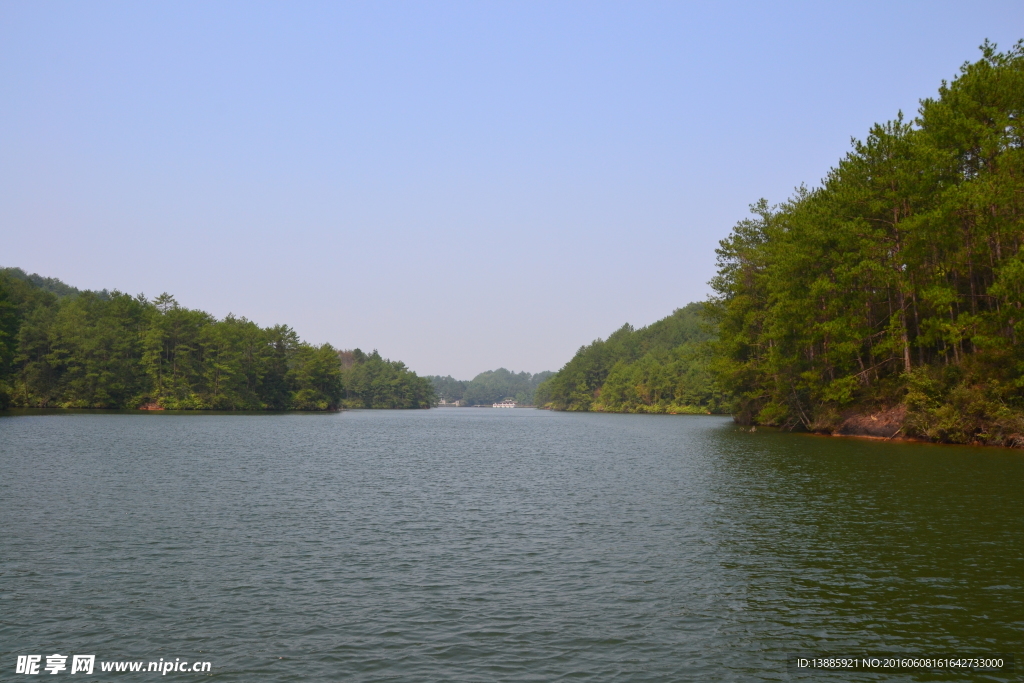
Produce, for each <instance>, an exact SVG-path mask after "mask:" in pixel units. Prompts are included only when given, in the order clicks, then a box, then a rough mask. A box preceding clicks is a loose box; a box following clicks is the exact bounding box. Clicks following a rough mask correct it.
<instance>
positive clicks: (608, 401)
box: [536, 303, 722, 413]
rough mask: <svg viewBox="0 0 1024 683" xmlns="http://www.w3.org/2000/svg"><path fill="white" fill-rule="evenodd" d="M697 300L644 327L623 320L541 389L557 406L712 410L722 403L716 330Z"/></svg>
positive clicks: (542, 400)
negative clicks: (714, 351)
mask: <svg viewBox="0 0 1024 683" xmlns="http://www.w3.org/2000/svg"><path fill="white" fill-rule="evenodd" d="M702 311H703V307H702V305H701V304H697V303H693V304H689V305H687V306H685V307H683V308H680V309H677V310H676V311H675V312H674V313H673V314H672V315H670V316H668V317H666V318H663V319H662V320H659V321H657V322H655V323H652V324H651V325H648V326H647V327H644V328H641V329H639V330H636V329H633V327H632V326H631V325H628V324H627V325H623V326H622V327H621V328H619V329H618V330H617V331H615V332H614V333H612V334H611V335H610V336H609V337H608V338H607V339H604V340H602V339H598V340H596V341H594V342H593V343H591V344H589V345H587V346H583V347H581V348H580V350H579V351H577V352H576V355H575V356H574V357H573V358H572V360H570V361H569V362H568V363H566V365H565V367H563V368H562V369H561V370H559V372H558V373H557V374H556V375H555V376H554V377H552V378H551V379H549V380H548V381H547V382H545V383H544V384H542V385H541V386H540V387H539V388H538V389H537V398H536V401H537V403H538V404H539V405H544V406H546V407H549V408H554V409H556V410H576V411H579V410H582V411H587V410H595V411H608V412H653V413H694V412H696V413H707V412H714V411H717V410H718V409H719V405H720V404H721V402H722V397H721V396H719V395H718V394H717V392H716V391H715V388H714V382H713V380H712V377H711V374H710V367H709V363H710V360H711V356H710V354H711V347H710V344H709V341H710V339H711V338H712V332H711V329H710V328H709V326H708V325H707V324H706V323H705V322H704V321H703V319H702V316H701V314H702Z"/></svg>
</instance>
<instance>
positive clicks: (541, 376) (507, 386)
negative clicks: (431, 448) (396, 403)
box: [429, 368, 555, 406]
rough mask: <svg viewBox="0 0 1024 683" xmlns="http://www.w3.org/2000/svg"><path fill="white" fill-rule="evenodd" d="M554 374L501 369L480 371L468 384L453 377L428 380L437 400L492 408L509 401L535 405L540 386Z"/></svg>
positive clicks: (431, 377) (437, 377) (433, 377)
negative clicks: (495, 404)
mask: <svg viewBox="0 0 1024 683" xmlns="http://www.w3.org/2000/svg"><path fill="white" fill-rule="evenodd" d="M554 374H555V373H553V372H551V371H546V372H538V373H535V374H530V373H529V372H512V371H510V370H506V369H505V368H498V369H497V370H487V371H486V372H481V373H480V374H479V375H477V376H476V377H474V378H473V379H471V380H469V381H468V382H467V381H464V380H457V379H454V378H452V377H451V375H447V376H444V377H442V376H440V375H432V376H430V377H429V379H430V381H431V382H432V383H433V385H434V392H435V394H436V395H437V398H438V399H439V400H444V401H446V402H447V403H454V402H456V401H459V402H460V403H461V404H462V405H470V406H474V405H492V404H494V403H496V402H498V401H504V400H506V399H510V400H514V401H516V402H517V403H519V404H520V405H533V404H534V392H535V391H536V390H537V387H538V386H539V385H540V384H541V383H542V382H543V381H544V380H546V379H547V378H548V377H551V376H552V375H554Z"/></svg>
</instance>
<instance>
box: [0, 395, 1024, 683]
mask: <svg viewBox="0 0 1024 683" xmlns="http://www.w3.org/2000/svg"><path fill="white" fill-rule="evenodd" d="M0 471H2V472H3V486H2V487H0V551H2V552H0V669H2V670H4V671H8V672H12V671H13V668H7V667H13V666H14V664H13V662H14V659H15V655H17V654H43V653H46V654H49V653H53V652H61V653H64V654H68V653H95V654H97V658H98V659H99V660H104V659H107V660H113V659H139V660H143V659H145V660H149V659H158V658H160V657H163V658H164V659H168V658H175V657H181V658H189V659H200V658H202V659H209V660H210V661H212V662H213V664H214V672H215V673H216V674H217V675H218V676H219V677H221V678H223V679H225V680H239V681H250V680H269V681H291V680H295V681H298V680H302V681H308V680H343V679H344V680H357V681H358V680H365V681H371V680H373V681H376V680H410V681H412V680H417V681H418V680H464V681H479V680H509V681H512V680H515V681H520V680H543V681H548V680H554V679H558V678H564V677H579V678H587V679H591V680H637V681H641V680H642V681H659V680H663V681H678V680H793V679H796V678H798V676H793V675H790V674H789V673H787V670H786V663H785V658H786V653H788V652H796V651H800V652H808V651H810V652H822V653H829V652H831V653H835V654H839V653H847V652H854V653H865V652H900V651H905V652H911V653H921V654H924V653H932V652H935V651H941V652H943V653H955V652H1017V653H1020V651H1021V649H1022V648H1021V644H1022V642H1024V604H1022V600H1024V505H1022V503H1024V487H1022V484H1024V454H1021V453H1020V452H1013V451H1002V450H996V449H977V448H955V447H937V446H927V445H920V444H898V443H881V442H863V441H854V440H844V439H826V438H819V437H809V436H801V435H792V434H779V433H771V432H768V433H757V434H748V433H745V432H741V431H739V430H737V429H736V428H735V427H734V426H733V424H732V422H731V421H729V420H727V419H723V418H717V417H700V416H678V417H671V416H641V415H587V414H583V415H576V414H559V413H549V412H543V411H532V410H514V411H494V410H485V409H480V410H475V409H452V410H444V411H440V410H434V411H410V412H389V411H352V412H346V413H342V414H331V415H294V414H284V415H249V416H239V415H226V416H225V415H144V416H138V415H125V414H106V415H97V414H89V415H85V414H83V415H60V416H54V415H21V416H16V417H6V418H0ZM1018 656H1019V655H1018ZM178 675H179V676H181V675H183V674H178ZM836 676H838V677H837V678H836V680H840V679H841V680H877V677H876V676H875V675H873V674H855V673H844V674H838V675H833V676H832V677H836ZM808 680H810V678H808ZM886 680H894V679H893V678H892V677H888V678H886ZM905 680H916V679H915V678H913V677H911V676H908V677H907V678H906V679H905ZM921 680H936V678H935V677H932V678H930V679H926V678H922V679H921ZM990 680H1005V678H1003V679H1000V678H999V677H998V676H997V677H995V678H993V679H990Z"/></svg>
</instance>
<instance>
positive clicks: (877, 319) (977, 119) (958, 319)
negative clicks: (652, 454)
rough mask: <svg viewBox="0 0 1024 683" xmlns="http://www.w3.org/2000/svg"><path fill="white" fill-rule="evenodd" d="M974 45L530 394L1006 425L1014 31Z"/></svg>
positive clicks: (1023, 331) (1013, 437)
mask: <svg viewBox="0 0 1024 683" xmlns="http://www.w3.org/2000/svg"><path fill="white" fill-rule="evenodd" d="M981 51H982V55H981V58H980V59H979V60H977V61H975V62H973V63H967V64H965V65H964V66H963V67H962V68H961V70H960V73H959V74H958V75H957V76H956V78H954V79H953V80H952V81H950V82H943V83H942V85H941V87H940V88H939V91H938V94H937V95H936V96H935V97H932V98H927V99H924V100H922V101H921V104H920V109H919V111H918V114H917V116H916V117H915V118H914V119H913V120H906V119H905V118H904V116H903V115H902V113H899V114H897V116H896V118H895V119H893V120H891V121H888V122H886V123H882V124H877V125H875V126H873V127H872V128H871V129H870V131H869V132H868V135H867V137H866V138H865V139H864V140H854V141H853V144H852V149H851V150H850V152H849V153H848V154H847V155H846V156H845V157H844V158H843V159H841V160H840V161H839V163H838V165H837V166H836V167H835V168H833V169H831V170H830V171H829V172H828V174H827V176H826V177H825V179H824V180H823V182H822V183H821V186H820V187H815V188H807V187H800V188H799V189H798V190H797V191H796V192H795V194H794V196H793V197H791V198H790V199H789V200H788V201H786V202H784V203H782V204H779V205H776V206H772V205H770V204H769V203H768V202H767V201H766V200H761V201H759V202H757V203H755V204H754V205H752V207H751V211H752V215H751V217H750V218H748V219H745V220H742V221H740V222H739V223H738V224H737V225H736V226H735V227H734V228H733V230H732V232H731V234H730V235H729V236H728V237H727V238H726V239H724V240H722V241H721V243H720V245H719V249H718V250H717V256H718V271H717V274H716V276H715V278H714V279H713V280H712V282H711V283H710V284H711V286H712V289H713V292H714V293H713V295H712V297H711V299H710V300H709V301H707V302H704V303H703V304H690V305H689V306H687V307H685V308H683V309H680V310H678V311H676V313H675V314H673V316H669V317H668V318H666V319H664V320H662V321H659V322H657V323H655V324H653V325H651V326H649V327H647V328H643V329H640V330H634V329H633V328H632V327H630V326H628V325H626V326H624V327H623V328H622V329H620V330H618V331H617V332H615V333H614V334H612V335H611V336H609V337H608V339H606V340H600V339H599V340H597V341H595V342H594V343H592V344H590V345H588V346H584V347H582V348H581V349H580V350H579V351H578V352H577V354H576V355H575V357H574V358H573V359H572V360H570V361H569V362H568V363H567V364H566V365H565V366H564V367H563V368H562V369H561V370H560V371H559V372H558V373H557V374H556V375H555V376H554V377H552V378H551V379H550V380H548V381H547V382H545V383H544V384H543V385H541V387H540V388H539V389H538V391H537V397H538V398H537V402H538V403H543V404H545V405H546V406H547V407H550V408H555V409H559V410H605V411H620V412H700V411H709V412H715V411H719V410H720V411H723V412H731V413H733V414H734V416H735V417H736V419H737V420H738V421H739V422H741V423H744V424H764V425H774V426H779V427H784V428H789V429H806V430H813V431H824V432H842V431H843V430H844V429H846V427H847V425H849V424H850V423H851V421H852V420H857V419H858V418H861V417H864V416H871V415H879V414H884V415H885V416H887V418H886V419H887V420H889V422H887V423H886V424H890V423H891V424H894V425H895V429H893V430H892V433H891V434H889V433H887V434H885V436H896V435H897V434H902V435H906V436H912V437H920V438H926V439H930V440H937V441H948V442H961V443H967V442H981V443H991V444H1004V445H1017V446H1021V445H1024V310H1022V302H1024V128H1022V120H1024V41H1022V42H1019V43H1017V44H1016V45H1015V46H1014V47H1013V48H1011V49H1010V50H1008V51H1005V52H1000V51H998V49H997V48H996V46H995V45H992V44H990V43H988V42H986V43H985V44H984V45H983V46H982V47H981Z"/></svg>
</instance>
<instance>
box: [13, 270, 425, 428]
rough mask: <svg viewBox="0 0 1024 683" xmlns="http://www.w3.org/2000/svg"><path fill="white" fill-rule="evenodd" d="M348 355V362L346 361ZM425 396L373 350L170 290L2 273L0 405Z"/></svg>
mask: <svg viewBox="0 0 1024 683" xmlns="http://www.w3.org/2000/svg"><path fill="white" fill-rule="evenodd" d="M12 273H13V274H12ZM18 274H20V275H18ZM346 354H347V355H346ZM353 354H356V355H357V356H358V362H350V363H348V365H347V366H346V365H345V362H346V359H349V360H351V359H352V358H353ZM343 366H344V367H343ZM432 401H433V390H432V388H431V386H430V383H429V382H428V381H427V380H425V379H423V378H420V377H417V376H416V374H415V373H412V372H410V371H409V370H407V369H406V368H405V366H404V365H403V364H402V363H399V362H391V361H386V360H383V359H381V358H380V356H379V355H378V354H377V353H376V352H374V353H373V354H372V355H370V356H366V355H365V354H362V352H360V351H358V349H357V350H356V351H355V352H339V351H337V350H336V349H334V348H333V347H332V346H331V345H330V344H323V345H321V346H313V345H310V344H306V343H304V342H302V341H300V340H299V339H298V336H297V335H296V334H295V332H294V330H292V329H290V328H289V327H287V326H285V325H278V326H274V327H268V328H261V327H260V326H258V325H257V324H256V323H254V322H252V321H250V320H246V319H245V318H237V317H235V316H233V315H229V316H227V317H226V318H224V319H223V320H217V319H215V318H213V317H212V316H211V315H209V314H208V313H204V312H203V311H196V310H191V309H187V308H183V307H181V306H179V305H178V303H177V301H175V300H174V297H172V296H171V295H169V294H161V295H160V296H158V297H157V298H156V299H154V300H152V301H149V300H147V299H146V298H145V297H144V296H142V295H139V296H137V297H132V296H129V295H127V294H123V293H121V292H118V291H113V292H88V291H85V292H83V291H79V290H77V289H74V288H73V287H69V286H68V285H64V284H63V283H61V282H60V281H59V280H54V279H53V278H42V277H40V276H38V275H32V276H25V275H24V272H23V271H21V270H19V269H10V268H9V269H5V270H4V271H2V272H0V408H4V407H8V406H10V405H14V406H27V407H62V408H138V407H142V406H147V407H150V408H164V409H172V410H333V409H337V408H339V407H341V406H342V405H348V406H353V407H357V406H358V407H373V408H378V407H383V408H413V407H420V408H425V407H429V406H430V404H431V402H432Z"/></svg>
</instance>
